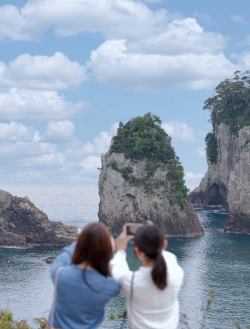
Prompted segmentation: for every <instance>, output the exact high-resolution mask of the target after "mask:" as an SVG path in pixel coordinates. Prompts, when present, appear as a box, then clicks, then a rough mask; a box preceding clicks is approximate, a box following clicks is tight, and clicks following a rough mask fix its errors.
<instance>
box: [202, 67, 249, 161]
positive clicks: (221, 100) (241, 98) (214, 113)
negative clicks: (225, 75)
mask: <svg viewBox="0 0 250 329" xmlns="http://www.w3.org/2000/svg"><path fill="white" fill-rule="evenodd" d="M215 91H216V95H215V96H214V95H213V96H212V97H209V98H208V99H207V100H206V101H205V102H204V104H205V105H204V107H203V110H209V111H210V112H211V114H210V121H211V122H212V125H213V132H210V133H208V134H207V136H206V138H205V142H206V146H207V147H206V151H207V158H208V160H209V161H210V162H211V163H214V164H216V163H217V160H218V155H217V141H216V137H215V135H214V127H215V124H217V125H219V124H220V123H225V124H227V125H229V126H230V128H231V132H232V134H233V135H234V136H236V137H237V136H238V133H239V130H240V129H242V128H243V127H244V126H250V72H249V71H246V72H243V73H241V72H240V71H236V72H235V73H234V78H233V79H226V80H224V81H222V82H221V83H219V85H218V86H217V87H216V88H215Z"/></svg>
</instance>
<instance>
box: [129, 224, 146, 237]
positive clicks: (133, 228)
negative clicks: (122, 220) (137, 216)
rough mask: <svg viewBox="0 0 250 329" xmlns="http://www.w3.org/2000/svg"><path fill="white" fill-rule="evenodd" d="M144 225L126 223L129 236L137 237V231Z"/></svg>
mask: <svg viewBox="0 0 250 329" xmlns="http://www.w3.org/2000/svg"><path fill="white" fill-rule="evenodd" d="M143 225H144V224H140V223H126V224H125V226H126V227H127V235H135V233H136V232H137V230H138V229H139V228H140V227H142V226H143Z"/></svg>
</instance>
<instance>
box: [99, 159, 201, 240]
mask: <svg viewBox="0 0 250 329" xmlns="http://www.w3.org/2000/svg"><path fill="white" fill-rule="evenodd" d="M112 160H115V161H116V162H117V164H118V167H119V168H123V167H131V168H132V170H133V176H135V177H136V178H143V177H145V176H146V174H147V173H146V171H145V166H146V161H145V160H142V161H135V160H133V161H132V160H131V159H125V157H124V154H119V153H111V154H110V153H108V155H102V169H101V172H100V177H99V195H100V203H99V213H98V216H99V220H100V221H101V222H104V223H105V224H106V225H107V226H108V227H109V228H110V230H111V232H112V234H113V235H115V236H117V235H118V234H119V233H120V232H121V229H122V225H123V224H124V223H127V222H142V221H143V220H146V219H150V220H152V221H153V222H154V223H156V224H158V225H159V226H160V227H161V228H162V229H163V231H164V233H165V234H166V236H168V237H177V236H178V237H180V236H200V235H203V229H202V227H201V224H200V222H199V219H198V217H197V215H196V212H195V210H194V208H193V206H192V205H191V203H188V204H187V206H186V208H185V209H184V210H181V208H180V206H179V205H178V204H174V205H170V203H169V200H168V198H167V196H166V191H167V190H169V188H170V182H169V181H168V179H167V170H166V168H165V170H164V171H163V170H162V169H163V168H158V169H157V170H156V172H155V174H154V177H153V178H152V179H153V180H156V179H158V180H159V181H160V182H161V185H160V186H159V188H155V193H146V192H145V189H144V187H143V186H140V185H139V186H135V185H132V184H130V183H129V182H128V181H126V180H125V179H124V178H123V177H122V174H121V173H120V172H119V171H117V170H113V169H112V168H111V166H107V164H108V163H109V162H110V161H112ZM165 167H166V166H165Z"/></svg>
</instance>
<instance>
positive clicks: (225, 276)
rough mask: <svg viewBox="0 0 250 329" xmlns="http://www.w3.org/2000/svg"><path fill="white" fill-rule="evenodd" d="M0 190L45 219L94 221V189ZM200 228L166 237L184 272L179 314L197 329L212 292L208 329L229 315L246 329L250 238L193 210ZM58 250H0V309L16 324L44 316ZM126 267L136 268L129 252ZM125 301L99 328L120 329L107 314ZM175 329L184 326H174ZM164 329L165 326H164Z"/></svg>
mask: <svg viewBox="0 0 250 329" xmlns="http://www.w3.org/2000/svg"><path fill="white" fill-rule="evenodd" d="M1 189H3V190H6V191H9V192H10V193H12V194H14V195H17V196H20V197H24V196H28V197H29V198H30V200H31V201H32V202H33V203H34V204H35V205H36V206H37V207H38V208H40V209H41V210H43V211H44V212H45V213H47V215H48V217H49V219H50V220H55V221H61V222H63V223H64V224H69V225H76V226H77V227H78V228H79V229H82V228H83V227H84V226H85V225H86V224H87V223H89V222H92V221H98V216H97V212H98V203H99V197H98V189H97V186H60V187H58V186H1ZM197 214H198V216H199V218H200V221H201V223H202V225H203V228H204V230H205V235H204V236H203V237H199V238H189V239H170V240H169V247H168V250H169V251H171V252H173V253H175V254H176V255H177V257H178V261H179V263H180V265H181V266H182V267H183V269H184V271H185V279H184V284H183V287H182V289H181V292H180V295H179V301H180V311H181V313H184V314H186V315H187V317H188V319H189V320H188V321H189V327H190V329H198V328H201V323H202V317H203V307H204V306H205V305H206V302H207V299H208V294H209V291H210V290H211V289H213V290H214V301H213V303H212V305H211V309H210V311H209V312H208V314H207V317H206V320H205V321H206V326H207V328H213V329H217V328H218V329H223V328H225V329H227V328H233V325H232V322H231V320H230V318H229V317H230V316H232V317H233V318H234V319H235V320H238V321H240V322H241V323H242V324H243V325H250V315H249V309H250V236H246V235H236V234H226V233H224V232H223V226H224V223H225V221H226V219H227V215H226V214H219V213H217V212H216V211H209V210H197ZM60 250H61V249H60V248H48V247H32V248H28V249H14V248H0V309H6V308H10V309H11V310H12V311H13V313H14V319H15V320H21V319H26V320H28V322H29V323H30V325H34V323H33V321H32V319H33V318H35V317H42V316H45V317H47V316H48V310H49V309H50V307H51V303H52V294H53V285H52V283H51V280H50V275H49V269H50V265H48V264H46V263H45V262H44V261H43V260H44V259H45V258H46V257H49V256H54V255H58V254H59V253H60ZM128 262H129V265H130V267H131V269H136V268H138V267H139V266H140V263H139V261H137V260H136V258H135V257H134V255H133V250H132V243H131V244H130V245H129V248H128ZM124 304H125V301H124V298H123V297H122V296H121V295H119V296H118V297H116V298H113V299H112V300H111V301H110V302H109V303H108V305H107V307H106V316H105V320H104V322H103V323H102V324H101V326H100V328H119V327H120V320H113V321H110V320H109V315H110V314H111V313H112V312H114V313H116V310H119V309H120V310H121V309H123V307H124ZM179 328H185V326H183V325H181V324H180V325H179ZM166 329H167V328H166Z"/></svg>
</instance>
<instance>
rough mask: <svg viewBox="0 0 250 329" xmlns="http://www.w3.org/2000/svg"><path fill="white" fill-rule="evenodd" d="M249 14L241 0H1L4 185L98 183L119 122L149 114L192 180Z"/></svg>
mask: <svg viewBox="0 0 250 329" xmlns="http://www.w3.org/2000/svg"><path fill="white" fill-rule="evenodd" d="M249 12H250V11H249V4H248V1H245V0H244V1H243V0H239V1H237V2H236V1H231V2H229V1H226V0H220V1H214V0H212V1H209V2H208V1H206V2H204V1H195V0H190V1H183V0H180V1H164V0H162V1H160V0H147V1H146V0H145V1H132V0H32V1H23V0H21V1H20V0H19V1H15V0H12V1H4V0H3V1H1V6H0V43H1V44H0V46H1V56H0V157H1V166H0V179H1V181H2V183H4V184H5V185H6V184H27V183H29V184H36V185H39V184H54V185H60V184H96V183H97V180H98V173H99V172H98V170H97V167H99V166H100V155H101V153H104V152H106V151H107V150H108V148H109V145H110V140H111V138H112V136H113V135H114V134H115V133H116V129H117V123H118V122H119V121H123V122H124V123H125V122H127V121H128V120H129V119H130V118H132V117H135V116H138V115H143V114H145V113H147V112H151V113H153V114H156V115H159V116H160V118H161V119H162V122H163V124H162V127H163V128H164V129H165V130H166V131H167V133H168V134H169V135H170V136H171V137H172V144H173V146H174V147H175V150H176V153H177V154H178V155H179V156H180V158H181V161H182V164H183V166H184V171H185V179H186V183H187V186H188V187H189V188H191V189H193V188H194V187H196V186H197V185H198V184H199V182H200V180H201V178H202V176H203V175H204V173H205V172H206V169H207V164H206V158H205V152H204V147H205V144H204V137H205V135H206V134H207V133H208V132H209V131H210V130H211V128H212V127H211V124H210V123H209V122H208V120H209V113H208V112H207V111H203V110H202V108H203V103H204V101H205V100H206V99H207V98H208V97H210V96H211V95H212V94H213V89H214V88H215V87H216V85H217V84H218V83H219V82H220V81H222V80H224V79H226V78H231V77H232V76H233V72H234V71H236V70H240V71H245V70H249V69H250V52H249V46H250V33H249V24H250V17H249Z"/></svg>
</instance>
